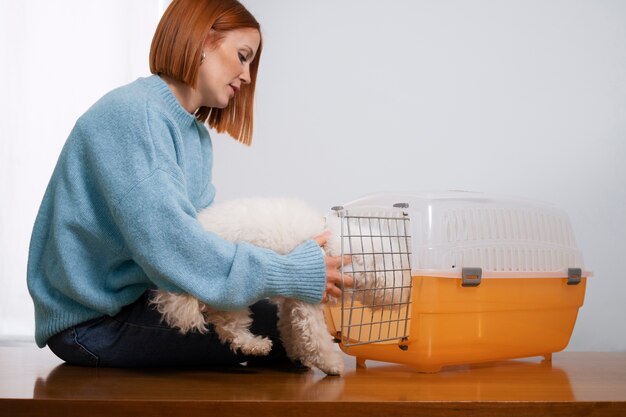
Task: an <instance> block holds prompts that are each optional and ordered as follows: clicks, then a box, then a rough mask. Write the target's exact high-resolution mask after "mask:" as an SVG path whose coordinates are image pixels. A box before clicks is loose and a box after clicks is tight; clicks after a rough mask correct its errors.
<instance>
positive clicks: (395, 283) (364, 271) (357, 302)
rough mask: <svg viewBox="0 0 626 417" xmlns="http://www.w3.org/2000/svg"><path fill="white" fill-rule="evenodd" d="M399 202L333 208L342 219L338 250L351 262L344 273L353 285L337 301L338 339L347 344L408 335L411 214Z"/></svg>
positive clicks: (390, 339) (343, 268) (404, 338)
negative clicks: (378, 207) (367, 207)
mask: <svg viewBox="0 0 626 417" xmlns="http://www.w3.org/2000/svg"><path fill="white" fill-rule="evenodd" d="M403 208H406V205H403V204H400V205H396V206H394V208H393V209H390V210H385V211H384V212H381V211H363V210H352V211H350V210H344V209H343V208H341V207H337V208H335V211H336V213H337V215H338V216H339V218H340V221H341V253H342V255H349V256H351V258H352V263H351V264H347V265H342V269H341V270H342V274H349V275H352V276H353V277H354V283H355V284H354V288H353V289H351V290H346V291H344V297H343V298H342V300H341V321H340V323H341V324H340V329H341V330H340V334H339V339H340V341H341V343H343V344H344V346H345V347H346V348H348V347H350V346H355V345H362V344H366V343H375V342H392V341H396V340H406V339H407V338H408V336H409V335H408V331H409V320H410V310H411V309H410V304H411V264H410V260H411V250H410V248H411V236H410V233H409V231H410V227H409V216H408V213H406V212H405V211H404V210H403Z"/></svg>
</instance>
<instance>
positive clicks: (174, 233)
mask: <svg viewBox="0 0 626 417" xmlns="http://www.w3.org/2000/svg"><path fill="white" fill-rule="evenodd" d="M261 49H262V42H261V33H260V29H259V24H258V23H257V22H256V20H255V19H254V17H253V16H252V15H251V14H250V13H249V12H248V11H247V10H246V9H245V8H244V7H243V6H242V5H241V4H239V3H238V2H237V1H236V0H174V1H173V2H172V3H171V5H170V6H169V7H168V9H167V10H166V12H165V14H164V15H163V17H162V19H161V22H160V23H159V25H158V27H157V30H156V33H155V35H154V38H153V41H152V46H151V50H150V69H151V72H152V73H153V75H152V76H150V77H148V78H141V79H139V80H137V81H135V82H133V83H131V84H129V85H126V86H124V87H121V88H118V89H116V90H113V91H112V92H110V93H109V94H107V95H105V96H104V97H103V98H102V99H100V100H99V101H98V102H97V103H96V104H94V105H93V106H92V107H91V108H90V109H89V110H88V111H87V112H86V113H85V114H84V115H83V116H81V117H80V119H79V120H78V121H77V123H76V125H75V127H74V129H73V130H72V132H71V133H70V136H69V138H68V139H67V142H66V144H65V146H64V148H63V151H62V153H61V155H60V157H59V160H58V163H57V166H56V168H55V170H54V173H53V175H52V178H51V180H50V183H49V185H48V188H47V190H46V193H45V195H44V198H43V201H42V204H41V207H40V210H39V214H38V216H37V219H36V222H35V226H34V229H33V234H32V238H31V245H30V253H29V261H28V286H29V291H30V293H31V296H32V298H33V301H34V304H35V319H36V335H35V336H36V342H37V344H38V346H40V347H44V346H45V345H46V344H47V345H48V346H49V347H50V348H51V350H52V351H53V352H54V353H55V354H56V355H57V356H59V357H60V358H61V359H63V360H65V361H67V362H69V363H73V364H79V365H91V366H168V365H230V364H235V363H241V362H243V361H246V360H248V359H249V358H246V357H244V356H242V355H239V354H234V353H232V352H231V351H230V349H229V347H228V346H224V345H221V344H220V343H219V341H218V339H217V337H216V336H215V334H214V333H213V332H208V334H206V335H203V334H199V333H191V334H187V335H181V334H180V333H178V332H177V331H176V330H175V329H171V328H168V327H166V326H165V325H164V324H162V323H161V320H160V317H159V315H158V313H157V312H155V311H154V310H153V309H151V308H150V306H149V304H148V294H149V291H150V289H152V288H155V287H158V288H160V289H163V290H167V291H172V292H186V293H190V294H192V295H194V296H195V297H197V298H199V299H200V300H202V301H203V302H205V303H207V304H209V305H211V306H213V307H215V308H218V309H239V308H243V307H246V306H248V305H251V304H253V305H252V311H253V313H254V323H253V325H252V331H253V332H254V333H257V334H261V335H264V336H269V337H270V338H273V339H274V340H273V341H274V345H275V348H274V349H273V351H272V353H271V354H270V356H269V357H268V358H267V359H266V360H267V361H275V362H281V361H284V360H285V354H284V350H283V349H282V346H281V345H280V342H279V340H278V339H277V337H278V335H277V331H276V311H275V309H273V307H272V306H271V305H270V304H269V303H267V302H264V301H260V302H259V300H262V299H263V298H265V297H270V296H277V295H282V296H287V297H294V298H298V299H300V300H304V301H307V302H311V303H316V302H320V300H322V299H325V298H326V296H327V295H333V296H340V295H341V290H340V285H341V284H340V282H341V277H340V274H339V271H338V268H339V266H340V263H341V260H340V259H337V258H329V257H324V256H323V254H322V251H320V246H321V245H323V244H324V243H325V240H326V236H324V235H321V236H318V237H316V238H315V240H310V241H307V242H304V243H303V244H302V245H300V246H299V247H297V248H296V249H295V250H294V251H293V252H292V253H290V254H288V255H286V256H280V255H278V254H276V253H274V252H272V251H269V250H266V249H261V248H257V247H254V246H252V245H249V244H246V243H241V244H232V243H230V242H227V241H225V240H222V239H220V238H219V237H218V236H216V235H214V234H211V233H209V232H206V231H204V230H203V229H202V228H201V226H200V224H199V223H198V221H197V220H196V214H197V212H198V211H199V210H200V209H202V208H204V207H206V206H208V205H210V204H211V202H212V201H213V199H214V195H215V189H214V187H213V185H212V182H211V167H212V148H211V140H210V138H209V133H208V130H207V128H206V127H205V125H204V122H206V123H208V125H209V126H211V127H213V128H215V129H216V130H217V131H219V132H222V131H225V132H228V133H229V134H230V135H231V136H233V137H234V138H236V139H238V140H239V141H241V142H243V143H245V144H249V143H250V140H251V134H252V104H253V98H254V88H255V81H256V75H257V69H258V64H259V57H260V54H261ZM302 276H306V277H307V280H306V282H303V281H302V279H301V278H300V277H302ZM348 284H350V283H348Z"/></svg>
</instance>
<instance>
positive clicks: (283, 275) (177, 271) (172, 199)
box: [115, 169, 326, 310]
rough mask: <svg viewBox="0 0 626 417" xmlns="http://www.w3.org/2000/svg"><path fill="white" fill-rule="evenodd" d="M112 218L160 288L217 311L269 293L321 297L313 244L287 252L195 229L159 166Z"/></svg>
mask: <svg viewBox="0 0 626 417" xmlns="http://www.w3.org/2000/svg"><path fill="white" fill-rule="evenodd" d="M115 217H116V219H117V224H118V226H119V228H120V230H121V232H122V234H123V236H124V240H125V242H126V244H127V245H128V249H129V250H130V251H131V253H132V254H133V258H134V260H135V262H137V263H138V264H139V265H140V266H141V267H142V269H143V270H144V271H145V272H146V274H147V275H148V277H149V278H150V280H151V281H153V282H154V283H155V284H156V285H157V286H158V287H159V288H161V289H165V290H168V291H173V292H181V291H182V292H187V293H190V294H193V295H194V296H196V297H198V298H199V299H200V300H202V301H203V302H205V303H207V304H208V305H211V306H213V307H215V308H218V309H224V310H227V309H238V308H242V307H245V306H248V305H250V304H252V303H253V302H254V301H256V300H258V299H260V298H263V297H271V296H276V295H282V296H288V297H294V298H298V299H300V300H303V301H307V302H312V303H315V302H319V301H320V300H321V297H322V293H323V290H324V286H325V274H326V271H325V263H324V259H323V255H322V252H321V251H320V249H319V246H318V245H317V243H316V242H315V241H313V240H309V241H307V242H305V243H303V244H301V245H300V246H298V247H297V248H296V249H295V250H294V251H292V252H291V253H290V254H288V255H279V254H277V253H275V252H273V251H271V250H268V249H263V248H259V247H256V246H253V245H250V244H248V243H245V242H243V243H239V244H234V243H231V242H228V241H226V240H224V239H222V238H220V237H219V236H217V235H215V234H213V233H211V232H207V231H205V230H204V229H203V228H202V226H201V225H200V223H199V222H198V221H197V219H196V217H195V209H194V207H193V206H192V205H191V203H190V202H189V201H188V199H187V198H186V196H185V192H184V187H183V185H182V184H181V183H180V182H179V181H178V180H177V179H175V178H173V177H172V176H171V175H170V174H169V173H167V172H165V171H163V170H160V169H157V170H155V171H154V172H153V173H152V174H151V175H150V176H149V177H147V178H145V179H144V180H143V181H141V182H140V183H139V184H137V185H136V186H135V187H134V188H133V189H132V190H131V191H130V192H129V193H128V194H127V195H126V196H125V198H123V199H122V200H121V201H120V202H119V204H118V206H117V209H116V213H115Z"/></svg>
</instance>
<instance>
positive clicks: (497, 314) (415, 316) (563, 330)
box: [327, 276, 587, 372]
mask: <svg viewBox="0 0 626 417" xmlns="http://www.w3.org/2000/svg"><path fill="white" fill-rule="evenodd" d="M586 284H587V278H586V277H583V278H582V279H581V281H580V283H578V284H576V285H569V284H568V279H567V278H486V279H485V278H483V279H482V282H481V283H480V285H479V286H477V287H463V286H462V280H461V279H460V278H459V279H456V278H438V277H433V276H414V277H412V290H411V291H412V297H411V304H410V307H409V308H410V314H409V316H408V317H409V321H408V322H406V323H407V325H408V326H409V332H408V335H409V336H408V337H407V338H405V339H402V340H393V341H386V342H375V343H366V344H359V343H360V342H361V340H359V339H358V338H356V339H355V338H354V337H356V336H353V335H350V338H349V339H348V337H347V336H346V334H345V332H344V334H343V337H342V334H341V333H340V332H338V331H337V330H338V328H339V327H340V326H341V306H337V307H331V308H329V309H327V322H328V323H329V329H330V330H331V333H334V335H335V336H336V337H337V338H338V339H339V340H340V343H339V344H340V347H341V349H342V350H343V351H344V352H345V353H347V354H349V355H351V356H356V358H357V364H358V365H360V366H364V364H365V360H376V361H384V362H393V363H400V364H406V365H409V366H412V367H414V368H415V369H416V370H417V371H419V372H439V371H440V370H441V368H442V367H444V366H447V365H459V364H470V363H477V362H488V361H496V360H503V359H514V358H523V357H530V356H544V357H545V358H546V359H548V360H549V359H551V356H552V353H553V352H558V351H561V350H563V349H565V347H566V346H567V344H568V343H569V340H570V336H571V334H572V331H573V329H574V324H575V323H576V317H577V315H578V310H579V308H580V307H581V306H582V304H583V301H584V296H585V289H586ZM405 313H406V312H405ZM344 314H345V312H344ZM384 314H385V312H382V315H383V317H384ZM394 314H396V313H394ZM399 315H400V316H402V312H400V314H399ZM352 319H354V317H353V318H352ZM382 321H384V320H382ZM394 325H395V324H393V323H391V324H390V326H394ZM382 326H386V325H385V324H383V325H382ZM388 330H389V329H385V328H384V327H383V328H376V329H374V331H375V332H379V333H382V334H385V333H386V332H387V331H388ZM391 330H392V332H393V331H395V329H391ZM368 331H369V332H370V333H371V331H372V329H371V328H369V329H368V328H367V327H365V328H364V332H363V333H367V332H368ZM352 333H354V332H352Z"/></svg>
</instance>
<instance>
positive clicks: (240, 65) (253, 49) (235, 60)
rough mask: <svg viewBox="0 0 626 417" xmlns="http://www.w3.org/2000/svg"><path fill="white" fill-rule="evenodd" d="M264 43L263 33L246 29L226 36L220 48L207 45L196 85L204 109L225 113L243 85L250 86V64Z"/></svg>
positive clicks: (236, 30) (226, 33)
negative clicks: (225, 108) (211, 108)
mask: <svg viewBox="0 0 626 417" xmlns="http://www.w3.org/2000/svg"><path fill="white" fill-rule="evenodd" d="M260 43H261V35H260V33H259V31H258V30H256V29H253V28H246V29H235V30H231V31H228V32H225V33H224V36H223V38H222V39H221V40H219V41H218V42H217V44H213V45H211V44H210V43H209V42H207V43H206V44H205V46H204V49H203V51H204V53H205V54H206V55H205V58H204V61H202V64H201V65H200V69H199V71H198V83H197V85H196V88H197V90H198V92H199V93H200V96H201V100H202V104H201V105H202V106H207V107H216V108H220V109H223V108H224V107H226V106H228V102H229V101H230V99H231V98H233V97H234V96H235V95H236V94H237V93H238V92H239V89H240V88H241V85H242V84H249V83H250V63H251V62H252V61H253V60H254V57H255V56H256V53H257V50H258V48H259V44H260Z"/></svg>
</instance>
